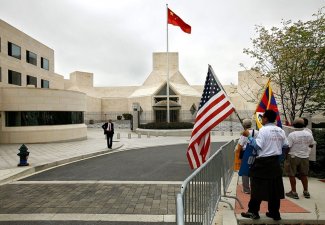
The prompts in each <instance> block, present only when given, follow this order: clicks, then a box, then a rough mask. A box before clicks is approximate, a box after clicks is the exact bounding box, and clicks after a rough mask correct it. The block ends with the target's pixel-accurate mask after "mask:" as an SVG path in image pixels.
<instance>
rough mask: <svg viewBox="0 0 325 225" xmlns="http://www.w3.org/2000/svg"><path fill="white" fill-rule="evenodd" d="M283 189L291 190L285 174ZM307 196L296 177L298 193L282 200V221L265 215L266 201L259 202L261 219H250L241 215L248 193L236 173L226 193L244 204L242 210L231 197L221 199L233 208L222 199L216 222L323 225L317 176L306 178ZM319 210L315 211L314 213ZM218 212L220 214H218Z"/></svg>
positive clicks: (324, 209)
mask: <svg viewBox="0 0 325 225" xmlns="http://www.w3.org/2000/svg"><path fill="white" fill-rule="evenodd" d="M283 181H284V188H285V191H286V192H288V191H289V190H290V182H289V179H288V178H287V177H284V178H283ZM308 181H309V192H310V194H311V197H310V199H306V198H304V196H303V195H302V191H303V189H302V185H301V182H300V181H299V180H297V193H298V195H299V199H292V198H287V197H286V199H283V200H281V208H280V213H281V218H282V220H281V221H274V220H273V219H270V218H268V217H266V216H265V212H267V202H262V204H261V209H260V216H261V219H259V220H251V219H247V218H243V217H242V216H241V215H240V213H241V212H246V211H247V208H248V201H249V198H250V196H249V195H248V194H244V193H243V192H242V184H241V177H238V174H237V173H236V172H235V174H234V177H233V179H232V182H231V184H230V186H229V188H228V191H227V193H228V195H230V196H237V198H238V199H239V200H240V201H241V203H242V204H243V206H244V209H241V208H240V206H239V204H238V202H235V200H234V199H231V198H223V199H225V200H227V201H229V202H230V203H231V205H232V206H233V208H234V210H231V209H230V207H229V205H228V204H225V203H223V202H221V203H220V204H219V206H218V211H219V216H217V217H218V218H217V222H216V223H215V225H221V224H224V225H237V224H301V225H304V224H325V195H324V193H323V192H324V190H325V182H324V181H321V180H319V179H316V178H309V179H308ZM316 207H317V209H316ZM316 211H318V212H316ZM220 214H221V215H220ZM317 220H318V221H317Z"/></svg>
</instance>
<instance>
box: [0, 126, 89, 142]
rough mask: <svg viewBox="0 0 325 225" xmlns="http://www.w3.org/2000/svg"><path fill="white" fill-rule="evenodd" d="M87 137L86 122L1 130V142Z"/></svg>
mask: <svg viewBox="0 0 325 225" xmlns="http://www.w3.org/2000/svg"><path fill="white" fill-rule="evenodd" d="M84 139H87V126H86V125H85V124H73V125H55V126H28V127H4V128H3V129H2V131H0V143H2V144H14V143H15V144H25V143H46V142H61V141H72V140H84Z"/></svg>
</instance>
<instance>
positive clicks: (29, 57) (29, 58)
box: [26, 51, 37, 66]
mask: <svg viewBox="0 0 325 225" xmlns="http://www.w3.org/2000/svg"><path fill="white" fill-rule="evenodd" d="M26 62H28V63H30V64H33V65H35V66H37V55H36V54H35V53H34V52H30V51H26Z"/></svg>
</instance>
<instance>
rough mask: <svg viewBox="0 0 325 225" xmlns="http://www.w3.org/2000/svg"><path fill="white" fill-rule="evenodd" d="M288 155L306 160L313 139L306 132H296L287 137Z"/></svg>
mask: <svg viewBox="0 0 325 225" xmlns="http://www.w3.org/2000/svg"><path fill="white" fill-rule="evenodd" d="M288 144H289V148H290V151H289V154H290V155H292V156H296V157H299V158H308V157H309V154H310V148H309V145H312V144H314V138H313V135H312V134H311V133H309V132H308V131H307V130H296V131H293V132H291V133H290V134H289V135H288Z"/></svg>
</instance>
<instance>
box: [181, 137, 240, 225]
mask: <svg viewBox="0 0 325 225" xmlns="http://www.w3.org/2000/svg"><path fill="white" fill-rule="evenodd" d="M234 145H235V144H234V141H230V142H228V143H227V144H225V145H223V146H222V147H221V148H220V149H218V150H217V152H216V153H214V154H213V155H212V156H211V157H210V158H209V159H208V160H207V161H206V162H205V163H204V164H203V165H201V166H200V167H199V168H198V169H197V170H195V171H194V172H193V173H192V174H191V175H190V176H189V177H188V178H187V179H186V180H185V181H184V182H183V184H182V187H181V193H179V194H177V197H176V205H177V215H176V221H177V224H178V225H184V224H203V225H209V224H212V220H213V218H214V216H215V213H216V209H217V206H218V203H219V201H220V199H221V195H222V194H221V186H222V181H221V180H222V177H223V176H224V170H223V167H224V162H223V161H224V160H225V161H229V160H230V159H228V158H227V156H224V155H225V154H223V152H226V153H227V154H228V152H230V151H232V152H233V154H234ZM229 154H230V153H229ZM232 159H233V157H232ZM230 164H231V163H229V165H230ZM227 170H228V169H227ZM232 172H233V170H232ZM229 176H230V175H227V178H228V177H229ZM231 177H232V174H231ZM231 177H230V179H231ZM224 183H225V182H224ZM228 185H229V184H228Z"/></svg>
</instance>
